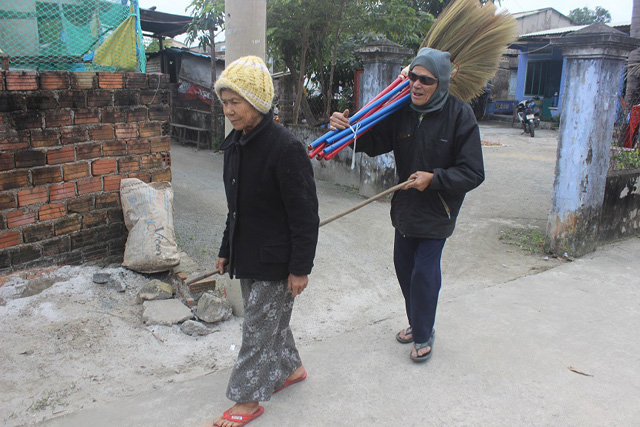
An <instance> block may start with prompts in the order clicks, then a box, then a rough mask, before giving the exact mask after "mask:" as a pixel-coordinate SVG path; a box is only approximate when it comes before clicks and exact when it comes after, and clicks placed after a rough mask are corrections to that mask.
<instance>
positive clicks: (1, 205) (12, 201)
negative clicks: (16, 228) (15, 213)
mask: <svg viewBox="0 0 640 427" xmlns="http://www.w3.org/2000/svg"><path fill="white" fill-rule="evenodd" d="M17 207H18V205H17V203H16V196H15V195H14V194H12V193H6V192H3V193H0V210H5V209H15V208H17ZM0 222H2V218H0Z"/></svg>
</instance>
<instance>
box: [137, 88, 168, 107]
mask: <svg viewBox="0 0 640 427" xmlns="http://www.w3.org/2000/svg"><path fill="white" fill-rule="evenodd" d="M163 92H167V91H160V90H158V91H156V90H141V91H140V103H141V104H143V105H158V104H163V102H162V101H163V100H164V99H165V97H166V96H167V94H168V92H167V93H166V94H164V96H163ZM164 104H167V102H164Z"/></svg>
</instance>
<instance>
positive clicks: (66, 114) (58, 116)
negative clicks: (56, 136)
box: [44, 109, 71, 128]
mask: <svg viewBox="0 0 640 427" xmlns="http://www.w3.org/2000/svg"><path fill="white" fill-rule="evenodd" d="M44 123H45V127H46V128H57V127H60V126H70V125H71V110H66V109H64V110H51V111H47V112H46V113H45V115H44Z"/></svg>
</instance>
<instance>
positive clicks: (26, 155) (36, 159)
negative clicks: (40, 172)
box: [15, 150, 47, 168]
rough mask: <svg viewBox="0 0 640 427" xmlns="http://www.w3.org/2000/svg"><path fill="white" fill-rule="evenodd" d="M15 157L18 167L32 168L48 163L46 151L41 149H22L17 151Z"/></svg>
mask: <svg viewBox="0 0 640 427" xmlns="http://www.w3.org/2000/svg"><path fill="white" fill-rule="evenodd" d="M15 158H16V167H17V168H31V167H34V166H44V165H45V164H47V159H46V156H45V153H44V151H40V150H21V151H18V152H16V155H15Z"/></svg>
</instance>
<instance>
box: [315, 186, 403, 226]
mask: <svg viewBox="0 0 640 427" xmlns="http://www.w3.org/2000/svg"><path fill="white" fill-rule="evenodd" d="M413 181H415V179H409V180H407V181H405V182H403V183H401V184H398V185H396V186H394V187H391V188H389V189H387V190H384V191H383V192H382V193H380V194H376V195H375V196H373V197H371V198H369V199H367V200H365V201H364V202H362V203H359V204H357V205H355V206H354V207H352V208H349V209H347V210H346V211H344V212H342V213H339V214H338V215H334V216H332V217H331V218H327V219H325V220H324V221H321V222H320V225H319V227H322V226H323V225H325V224H329V223H330V222H332V221H335V220H336V219H338V218H342V217H343V216H345V215H348V214H350V213H351V212H354V211H357V210H358V209H360V208H361V207H363V206H366V205H368V204H369V203H371V202H375V201H376V200H378V199H380V198H382V197H384V196H386V195H387V194H390V193H393V192H395V191H398V190H402V189H403V188H404V186H405V185H407V184H409V183H412V182H413Z"/></svg>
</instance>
